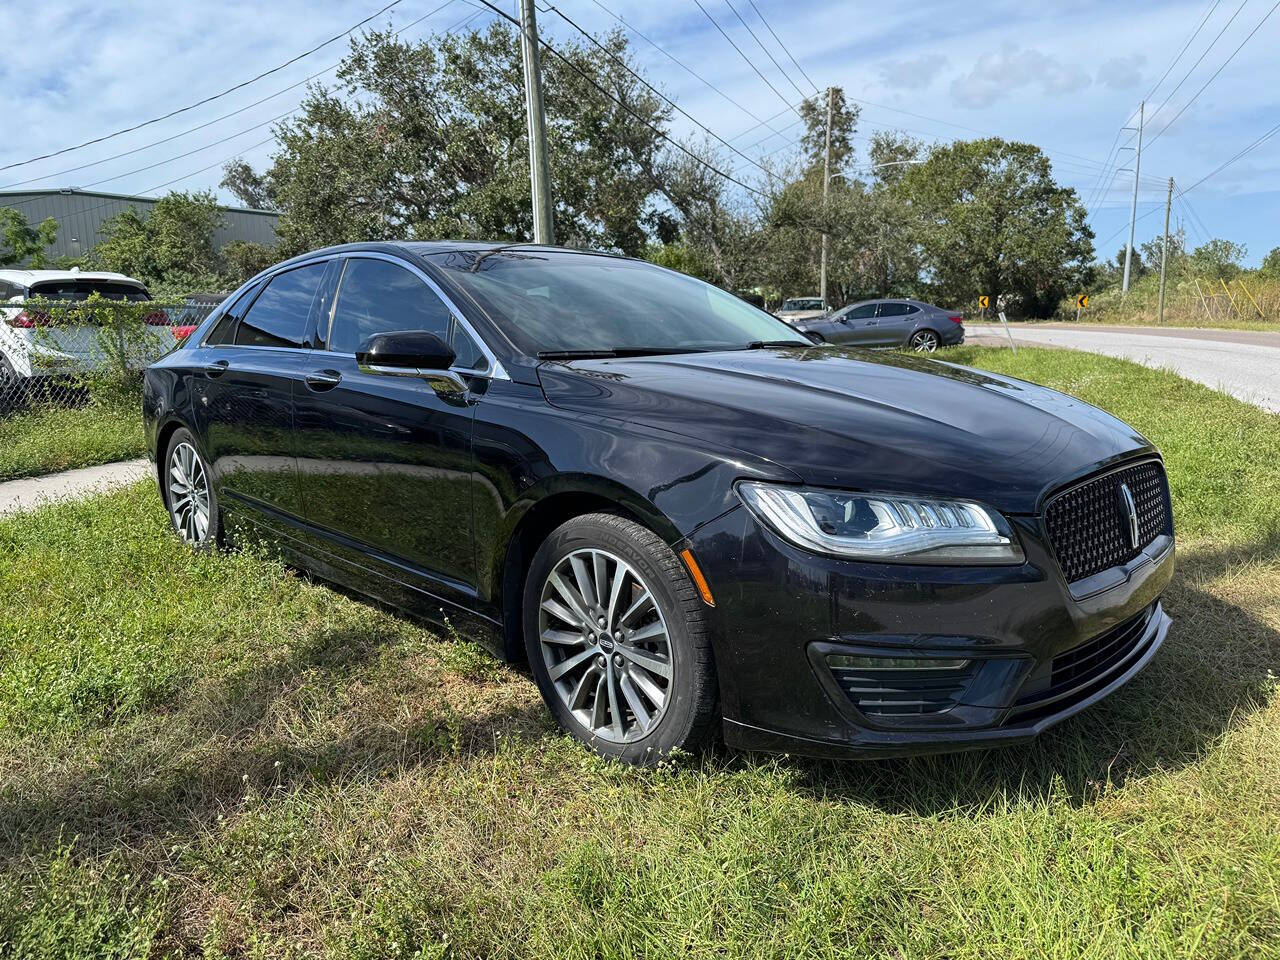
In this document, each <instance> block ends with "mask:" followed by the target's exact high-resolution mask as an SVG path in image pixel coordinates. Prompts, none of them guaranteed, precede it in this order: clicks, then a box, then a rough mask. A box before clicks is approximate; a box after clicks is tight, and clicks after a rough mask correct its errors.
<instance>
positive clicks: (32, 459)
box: [0, 400, 146, 481]
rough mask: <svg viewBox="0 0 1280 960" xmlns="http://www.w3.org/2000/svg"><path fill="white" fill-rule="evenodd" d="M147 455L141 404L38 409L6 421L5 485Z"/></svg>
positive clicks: (0, 455)
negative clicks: (21, 478)
mask: <svg viewBox="0 0 1280 960" xmlns="http://www.w3.org/2000/svg"><path fill="white" fill-rule="evenodd" d="M144 453H146V443H145V441H144V438H143V435H142V414H141V412H140V410H139V406H138V402H137V401H136V400H134V401H133V402H109V403H108V402H96V403H90V404H87V405H86V406H82V407H54V406H50V407H37V408H35V409H33V410H29V411H24V412H21V413H16V414H10V415H8V416H6V417H4V418H0V481H4V480H14V479H16V478H18V477H35V476H40V475H41V474H46V473H57V472H58V471H60V470H71V469H73V468H75V467H92V466H95V465H97V464H99V463H110V462H112V461H113V460H127V459H129V458H131V457H140V456H142V455H143V454H144Z"/></svg>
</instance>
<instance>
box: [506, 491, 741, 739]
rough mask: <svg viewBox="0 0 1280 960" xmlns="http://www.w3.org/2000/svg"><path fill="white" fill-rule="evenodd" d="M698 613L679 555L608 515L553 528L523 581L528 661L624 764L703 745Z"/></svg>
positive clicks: (554, 698) (565, 707) (576, 719)
mask: <svg viewBox="0 0 1280 960" xmlns="http://www.w3.org/2000/svg"><path fill="white" fill-rule="evenodd" d="M703 611H704V607H703V602H702V600H701V598H700V597H699V594H698V592H697V590H696V589H695V587H694V585H693V583H692V581H691V580H690V578H689V575H688V573H687V572H686V571H685V569H684V567H683V566H682V565H681V563H680V560H679V558H677V557H676V555H675V554H674V553H673V552H672V551H671V548H670V547H668V546H667V545H666V544H665V543H663V542H662V540H661V539H660V538H658V537H657V536H655V535H654V534H653V533H652V532H651V531H649V530H647V529H646V528H644V527H642V526H640V525H639V524H637V523H634V522H633V521H631V520H627V519H625V518H623V517H617V516H612V515H610V514H588V515H586V516H581V517H575V518H574V519H572V520H569V521H567V522H566V523H564V524H563V525H561V526H560V527H558V528H557V529H556V530H554V531H553V532H552V533H551V535H550V536H549V537H547V539H546V540H545V541H544V542H543V544H542V546H541V547H539V548H538V551H537V553H536V554H535V555H534V558H533V562H532V564H531V565H530V568H529V575H528V578H527V580H526V584H525V591H524V636H525V646H526V649H527V652H528V655H529V664H530V666H531V668H532V670H533V676H534V679H535V680H536V681H537V684H538V688H539V690H540V691H541V693H542V696H543V699H544V700H546V702H547V706H548V707H549V708H550V709H551V712H552V714H554V716H555V718H556V720H557V721H559V723H560V725H561V726H562V727H564V729H565V730H567V731H568V732H569V733H571V734H572V735H573V736H574V737H576V738H577V739H578V740H581V741H582V742H583V743H585V744H587V745H588V746H590V747H592V748H593V749H594V750H596V751H598V752H599V753H602V754H604V755H605V756H609V757H614V758H616V759H619V760H623V761H625V762H627V763H635V764H653V763H656V762H657V761H658V760H660V759H661V758H662V757H665V756H667V755H668V754H670V753H671V752H672V751H674V750H677V749H679V750H685V751H689V752H695V751H697V750H699V749H701V748H702V747H703V746H705V745H706V743H707V742H708V741H709V740H710V738H711V736H712V734H713V733H714V722H715V719H716V716H717V713H718V695H717V685H716V677H715V665H714V662H713V660H712V655H711V644H710V641H709V640H708V638H707V629H706V623H705V620H704V612H703Z"/></svg>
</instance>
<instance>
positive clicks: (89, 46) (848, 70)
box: [0, 0, 1280, 264]
mask: <svg viewBox="0 0 1280 960" xmlns="http://www.w3.org/2000/svg"><path fill="white" fill-rule="evenodd" d="M388 2H390V0H364V2H361V0H343V2H329V0H271V2H269V3H261V2H258V3H252V4H251V3H239V2H212V0H177V2H174V0H168V2H159V0H136V2H132V3H118V2H117V3H111V2H108V3H105V4H104V3H94V4H79V3H68V2H62V0H8V3H7V4H6V7H7V16H6V22H7V24H8V26H9V29H8V30H7V31H6V34H7V38H8V42H6V44H5V55H4V56H3V57H0V118H3V121H0V123H2V126H3V134H2V135H0V167H5V166H7V165H9V164H17V163H19V162H20V161H25V160H29V159H31V158H35V157H38V156H41V155H44V154H48V153H53V152H54V151H60V150H63V149H64V148H66V147H70V146H75V145H77V144H80V143H82V142H84V141H88V140H93V139H96V138H99V137H103V136H105V135H107V134H111V133H114V132H115V131H118V130H121V129H123V128H126V127H132V126H134V125H136V124H140V123H143V122H144V121H149V120H152V119H154V118H157V117H161V116H164V115H166V114H169V113H170V112H172V111H176V110H179V109H180V108H184V107H188V106H189V105H192V104H195V103H198V102H199V101H202V100H204V99H206V98H209V97H213V96H215V95H217V94H221V93H222V92H223V91H225V90H227V89H228V88H231V87H234V86H236V85H238V84H241V83H243V82H244V81H247V80H249V79H250V78H252V77H254V76H256V75H257V74H259V73H262V72H263V71H266V70H270V69H272V68H274V67H278V66H280V65H282V64H285V63H286V62H287V61H290V60H291V59H293V58H295V57H298V55H299V54H302V53H304V52H305V51H307V50H310V49H311V48H312V47H315V46H317V45H318V44H321V43H323V42H324V41H325V40H328V39H329V38H331V37H333V36H335V35H338V34H342V33H344V32H345V31H347V30H349V29H350V28H351V27H352V26H353V25H355V24H356V23H358V22H359V21H361V20H363V19H364V18H366V17H369V16H370V15H371V14H374V13H375V12H377V11H378V10H379V9H380V8H381V7H382V6H384V5H385V4H386V3H388ZM497 2H498V5H499V6H502V7H503V8H504V9H507V10H511V11H514V9H515V6H516V4H515V3H514V2H513V0H497ZM539 2H540V4H541V5H542V6H543V7H547V2H546V0H539ZM553 2H554V3H555V4H556V6H558V7H559V9H560V10H561V11H563V12H564V13H565V14H566V15H568V16H569V17H571V18H572V19H573V20H574V21H576V22H577V23H578V24H579V25H581V26H583V27H585V28H587V29H588V30H591V31H593V32H597V33H603V32H604V31H607V30H610V29H613V28H621V29H623V30H624V31H625V32H626V33H627V34H628V36H629V37H630V39H631V42H632V48H633V51H634V54H635V57H636V60H637V61H638V62H639V63H640V64H641V65H642V66H643V67H644V69H645V73H646V76H647V77H648V78H649V79H650V81H651V82H653V83H655V84H657V85H658V86H659V87H660V88H661V89H662V90H663V92H664V93H665V94H666V95H667V96H669V97H671V98H672V99H673V100H675V101H676V102H678V103H679V104H680V106H681V108H682V109H683V110H685V111H686V112H687V113H688V114H690V115H691V116H693V117H695V118H697V119H698V120H699V121H700V122H701V123H702V124H704V125H705V126H707V127H709V128H711V129H712V130H714V131H715V132H716V133H717V134H719V135H720V136H722V137H724V138H725V139H726V140H730V141H731V142H732V143H733V144H734V145H735V146H736V147H738V148H739V149H741V150H742V151H743V152H744V153H747V154H748V155H750V156H753V157H765V156H767V157H768V158H769V160H771V161H775V162H777V161H782V160H784V159H785V158H786V157H787V156H788V155H789V153H793V152H794V151H795V150H796V149H797V148H796V147H795V146H794V145H793V144H792V141H794V140H795V139H796V138H797V137H798V136H799V133H800V129H801V127H800V125H799V122H798V119H797V117H796V114H795V113H794V112H792V111H791V110H789V108H788V104H794V103H796V102H797V101H799V100H800V99H801V96H802V94H803V95H804V96H809V95H812V94H813V93H814V90H815V89H816V88H821V89H825V88H826V87H827V86H828V85H837V86H840V87H841V88H843V90H844V91H845V93H846V96H847V97H849V98H851V99H856V100H858V101H859V102H860V104H861V108H862V115H861V120H860V123H859V130H858V139H857V140H855V150H857V151H859V152H858V154H857V155H856V156H855V162H857V161H858V160H863V161H865V157H866V152H865V148H866V138H867V137H869V136H870V135H871V134H872V133H874V132H876V131H877V130H880V129H885V128H889V129H898V130H903V131H906V132H908V133H910V134H911V135H913V136H915V137H918V138H920V139H923V140H926V141H928V142H933V141H940V142H945V141H949V140H952V139H956V138H965V139H967V138H970V137H976V136H981V135H998V136H1002V137H1004V138H1006V139H1010V140H1020V141H1026V142H1030V143H1034V144H1037V145H1038V146H1040V147H1041V148H1042V149H1043V150H1045V151H1046V153H1048V155H1049V156H1050V158H1051V159H1052V160H1053V164H1054V172H1055V176H1056V177H1057V179H1058V180H1059V182H1060V183H1063V184H1065V185H1068V186H1072V187H1074V188H1076V190H1077V191H1078V192H1079V194H1080V196H1081V199H1082V200H1083V201H1085V202H1086V203H1087V204H1088V209H1089V217H1090V223H1091V224H1092V226H1093V228H1094V230H1095V232H1096V234H1097V240H1096V243H1097V246H1098V252H1099V256H1100V258H1107V257H1110V256H1111V255H1113V254H1114V253H1115V251H1116V250H1118V249H1119V248H1120V247H1121V246H1123V244H1124V239H1125V235H1126V233H1127V223H1128V215H1129V204H1130V200H1131V195H1132V189H1133V174H1132V172H1131V170H1132V165H1133V156H1134V151H1133V150H1126V151H1120V152H1118V153H1117V152H1116V151H1114V150H1113V147H1116V146H1120V145H1124V144H1125V143H1126V142H1128V141H1129V140H1130V139H1131V136H1132V135H1131V134H1130V133H1127V132H1122V131H1121V128H1122V127H1125V126H1133V125H1136V121H1137V117H1136V113H1137V110H1138V105H1139V102H1140V101H1142V100H1143V99H1144V98H1145V97H1149V102H1148V103H1147V105H1146V110H1145V114H1146V117H1147V118H1148V120H1149V122H1148V123H1147V125H1146V128H1145V134H1144V144H1145V145H1144V149H1143V155H1142V165H1141V174H1142V176H1141V179H1140V181H1139V193H1138V215H1139V217H1140V218H1141V219H1140V220H1139V222H1138V224H1137V229H1136V237H1137V241H1138V242H1139V243H1140V242H1142V241H1143V240H1145V239H1149V238H1151V237H1152V236H1155V235H1156V234H1158V233H1159V232H1160V230H1161V229H1162V226H1163V213H1164V201H1165V195H1166V190H1167V184H1168V178H1169V177H1173V178H1174V180H1175V182H1176V185H1177V186H1176V189H1175V193H1176V192H1177V191H1179V190H1182V189H1185V188H1188V187H1191V186H1192V185H1194V184H1196V183H1197V181H1199V180H1201V178H1202V177H1204V176H1205V175H1207V174H1210V173H1211V172H1213V171H1214V170H1215V169H1216V168H1217V167H1218V166H1219V165H1220V164H1221V163H1223V162H1224V161H1227V160H1229V159H1230V158H1231V157H1233V156H1234V155H1235V154H1236V153H1237V152H1239V151H1240V150H1242V149H1243V148H1245V147H1246V146H1248V145H1249V144H1251V143H1253V141H1254V140H1256V139H1257V138H1258V137H1260V136H1262V135H1263V134H1265V133H1267V131H1269V130H1270V129H1271V128H1272V127H1273V126H1275V125H1276V124H1277V123H1278V122H1280V116H1278V114H1280V64H1278V63H1277V61H1276V58H1275V56H1274V51H1275V49H1276V47H1277V41H1278V40H1280V11H1277V12H1276V13H1275V15H1274V16H1268V15H1269V12H1270V11H1274V10H1276V7H1277V6H1280V0H1278V2H1276V3H1275V5H1273V3H1272V0H1217V2H1214V0H1192V2H1154V3H1151V2H1146V3H1143V2H1139V3H1129V4H1117V3H1114V2H1106V3H1102V2H1093V0H1073V2H1066V0H1041V2H1037V3H1026V2H1025V0H1019V2H930V0H921V2H916V3H910V4H908V3H901V2H899V3H893V2H884V0H880V2H865V0H839V2H838V0H659V2H647V3H643V4H642V3H636V2H630V3H628V2H625V0H553ZM699 2H700V3H701V7H702V8H705V12H704V10H703V9H700V7H699ZM610 11H612V12H613V13H615V14H618V15H619V16H621V17H622V18H623V19H625V20H626V22H627V26H623V25H622V24H621V23H620V22H619V21H618V20H617V19H615V18H614V17H613V16H612V15H611V13H610ZM735 11H736V13H737V14H740V15H741V17H742V20H739V18H738V16H737V15H736V14H735ZM494 16H495V15H494V14H492V13H491V12H488V11H483V10H482V9H481V8H478V7H477V6H475V5H472V3H471V0H448V2H446V0H400V2H399V3H397V4H396V5H395V6H394V7H393V8H392V9H390V10H388V11H386V12H385V13H382V14H380V15H379V16H377V17H375V18H374V19H373V20H371V21H370V26H383V25H386V24H387V23H390V24H391V25H392V26H394V27H395V28H396V29H401V28H407V29H405V31H404V34H403V35H404V36H406V37H414V38H418V37H426V36H429V35H430V34H431V33H432V32H442V31H445V30H448V29H468V28H471V27H477V26H483V25H484V24H486V23H487V22H488V21H490V20H491V19H493V18H494ZM538 16H539V28H540V30H541V32H542V35H543V36H544V37H545V38H546V39H547V40H549V41H550V42H552V43H559V42H564V41H566V40H568V39H570V38H571V37H572V36H574V30H573V28H572V27H570V26H569V25H568V24H567V23H565V22H564V21H563V20H562V19H560V17H558V16H557V15H556V13H555V12H554V11H553V10H552V9H551V8H550V7H547V9H545V10H543V12H541V13H540V14H539V15H538ZM424 17H425V19H420V18H424ZM743 20H745V21H746V24H747V25H749V26H750V27H751V29H752V30H753V31H754V33H755V35H756V36H755V37H753V36H752V33H751V32H749V31H748V29H747V27H746V26H744V25H743V22H742V21H743ZM414 21H419V22H417V23H414ZM713 21H714V22H713ZM411 24H412V25H411ZM717 25H718V27H717ZM721 28H722V29H723V31H724V33H726V34H728V39H727V38H726V37H725V36H724V35H722V33H721V32H720V29H721ZM1197 28H1199V30H1198V33H1197V32H1196V31H1197ZM1255 29H1256V33H1254V34H1253V36H1252V37H1249V34H1250V32H1251V31H1254V30H1255ZM1193 33H1194V34H1195V36H1194V39H1192V40H1191V42H1190V44H1188V39H1189V38H1192V36H1193ZM641 34H643V37H646V38H648V40H645V39H642V37H641V36H640V35H641ZM774 34H776V38H775V36H774ZM756 37H758V38H759V40H760V41H762V42H763V47H762V45H761V43H758V42H757V40H756ZM730 40H732V43H731V42H730ZM648 41H653V42H654V43H655V44H657V46H658V47H661V48H662V49H661V50H659V49H657V48H656V47H655V46H653V45H651V44H650V43H649V42H648ZM779 41H780V42H781V44H783V45H785V50H784V49H783V48H782V46H780V45H779ZM734 44H736V47H737V49H735V46H734ZM1242 44H1243V46H1242ZM1237 49H1238V52H1235V51H1237ZM345 50H346V40H345V38H344V39H340V40H337V41H335V42H333V43H329V44H328V45H327V46H324V47H322V48H321V49H319V50H318V51H316V52H315V53H312V54H310V55H308V56H305V57H301V58H300V59H298V60H297V61H296V62H293V63H291V64H289V65H288V66H284V67H283V68H282V69H280V70H277V71H275V72H273V73H271V74H270V75H269V76H267V77H264V78H263V79H260V80H256V81H254V82H252V83H248V84H246V85H244V86H243V87H241V88H239V89H237V90H234V91H233V92H231V93H229V94H227V95H225V96H219V97H217V99H214V100H212V101H211V102H209V103H205V104H202V105H200V106H196V107H194V108H192V109H189V110H183V111H182V112H180V113H177V114H176V115H174V116H172V117H169V118H168V119H163V120H159V121H157V122H153V123H147V124H145V125H144V126H141V127H139V129H137V130H133V131H132V132H129V133H125V134H122V135H120V136H114V137H111V138H110V139H106V140H103V141H102V142H100V143H94V144H92V145H89V146H86V147H83V148H81V149H76V150H71V151H68V152H65V153H61V154H60V155H58V156H54V157H50V158H48V159H42V160H38V161H37V162H34V163H26V164H23V165H20V166H14V167H11V168H10V169H3V170H0V190H4V189H37V188H46V189H48V188H61V187H80V188H83V189H94V190H105V191H110V192H117V193H143V194H152V195H155V194H159V193H164V192H166V191H168V190H170V189H178V190H196V189H206V188H207V189H213V190H215V191H217V192H218V193H219V196H220V197H221V198H222V199H223V200H224V201H225V202H228V203H234V198H232V197H231V196H230V195H229V194H228V193H227V192H226V191H225V190H220V189H219V187H218V181H219V180H220V179H221V167H222V164H223V163H224V162H225V161H226V160H228V159H230V158H232V157H234V156H242V157H244V158H245V159H246V160H248V161H249V162H251V163H252V164H254V165H255V166H256V167H258V168H259V169H261V168H263V167H265V166H266V165H268V164H269V162H270V157H271V154H272V152H273V147H272V144H271V143H270V138H271V122H272V121H273V120H274V119H276V118H278V117H280V116H281V115H283V114H286V113H287V112H288V111H290V110H292V109H294V108H295V107H296V106H297V104H298V101H299V100H300V99H301V97H302V95H303V93H304V89H305V86H304V83H305V81H306V80H307V78H308V77H314V79H315V80H316V81H317V82H324V81H326V80H331V78H332V76H333V74H332V72H331V71H330V72H323V71H327V70H328V69H329V68H331V67H332V66H333V65H335V64H336V63H337V61H338V60H339V59H340V58H341V56H342V54H343V53H344V52H345ZM766 50H767V51H768V53H766ZM662 51H666V52H665V53H664V52H662ZM1180 53H1181V56H1180V57H1179V56H1178V55H1179V54H1180ZM1233 53H1234V56H1233ZM668 54H669V55H670V56H668ZM768 54H772V59H771V58H770V56H769V55H768ZM791 57H794V60H795V62H793V61H792V59H791ZM1175 58H1177V59H1176V62H1175ZM1228 58H1231V59H1230V60H1229V61H1228ZM775 60H776V63H775V62H774V61H775ZM797 64H798V67H797ZM1219 68H1221V72H1219V73H1217V75H1216V76H1214V74H1215V72H1216V71H1219ZM757 71H759V73H757ZM695 73H696V76H695ZM316 74H320V75H319V76H318V77H316V76H315V75H316ZM761 75H763V77H762V76H761ZM1206 82H1207V86H1206V85H1205V84H1206ZM713 88H718V91H719V92H718V91H717V89H713ZM1202 88H1203V91H1202ZM1201 91H1202V92H1201ZM725 95H727V97H726V96H725ZM260 100H261V101H263V102H261V103H258V102H257V101H260ZM1184 107H1185V109H1184ZM233 112H234V115H231V116H227V114H232V113H233ZM760 120H765V121H768V123H767V124H766V125H761V124H760V123H759V121H760ZM195 127H202V128H201V129H194V130H193V129H192V128H195ZM672 130H673V133H675V134H679V135H692V134H694V133H699V132H698V131H697V130H696V128H695V127H694V125H693V124H692V123H690V122H689V121H687V120H685V119H684V118H683V117H680V116H679V115H676V116H675V117H674V118H673V121H672ZM775 131H776V132H775ZM699 136H700V133H699ZM169 138H172V139H169ZM160 140H168V142H164V143H157V141H160ZM264 141H266V142H264ZM119 154H126V155H124V156H117V155H119ZM729 159H730V158H728V157H727V158H726V163H729ZM732 159H734V160H736V163H733V164H731V166H732V167H733V169H734V170H735V171H738V172H739V175H740V176H741V177H742V178H743V179H748V180H758V171H757V170H756V169H755V168H754V167H752V166H751V165H750V164H748V163H747V162H746V161H743V160H740V159H737V158H732ZM1112 161H1114V162H1112ZM552 162H554V158H552ZM76 168H81V169H76ZM1118 168H1125V170H1119V169H1118ZM1278 173H1280V136H1277V137H1275V138H1274V139H1273V140H1268V141H1266V142H1265V143H1263V144H1261V145H1260V146H1259V147H1258V148H1257V149H1255V150H1253V151H1252V152H1250V153H1249V154H1248V155H1246V156H1245V157H1243V158H1242V159H1240V160H1239V161H1238V162H1236V163H1234V164H1233V165H1231V166H1229V167H1227V168H1226V169H1224V170H1223V171H1221V172H1220V173H1217V174H1216V175H1214V176H1211V177H1210V178H1209V179H1208V180H1205V181H1204V182H1203V183H1201V184H1199V185H1198V186H1195V187H1194V189H1191V190H1190V191H1189V192H1188V193H1187V194H1186V195H1185V196H1183V197H1180V198H1179V199H1178V200H1177V201H1176V202H1175V203H1174V206H1173V218H1172V221H1173V228H1174V229H1177V227H1178V225H1179V224H1180V223H1181V224H1182V225H1183V226H1184V227H1185V229H1186V231H1187V234H1188V239H1189V241H1190V243H1191V244H1193V245H1195V244H1199V243H1202V242H1204V240H1206V239H1208V238H1209V237H1211V236H1216V237H1225V238H1228V239H1231V240H1234V241H1236V242H1238V243H1243V244H1245V245H1246V246H1247V248H1248V257H1247V260H1248V262H1250V263H1252V264H1256V263H1257V262H1258V261H1260V260H1261V258H1262V257H1263V256H1264V255H1265V254H1266V253H1267V251H1269V250H1270V249H1272V248H1273V247H1276V246H1280V227H1278V226H1277V225H1278V224H1280V177H1278V176H1277V174H1278Z"/></svg>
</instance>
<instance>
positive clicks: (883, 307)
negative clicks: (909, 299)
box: [880, 303, 911, 317]
mask: <svg viewBox="0 0 1280 960" xmlns="http://www.w3.org/2000/svg"><path fill="white" fill-rule="evenodd" d="M910 312H911V311H910V309H908V307H907V305H906V304H905V303H882V304H880V316H882V317H902V316H906V315H907V314H908V313H910Z"/></svg>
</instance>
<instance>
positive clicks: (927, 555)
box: [738, 482, 1023, 564]
mask: <svg viewBox="0 0 1280 960" xmlns="http://www.w3.org/2000/svg"><path fill="white" fill-rule="evenodd" d="M738 495H739V496H740V497H741V498H742V500H743V502H745V503H746V505H747V506H748V507H750V508H751V510H752V511H753V512H754V513H755V514H756V516H758V517H759V518H760V519H761V520H763V521H764V522H765V523H767V524H768V525H769V526H770V527H771V528H773V530H774V531H775V532H776V533H778V534H779V535H780V536H782V537H783V538H784V539H786V540H788V541H790V542H791V543H794V544H795V545H796V546H798V547H804V548H805V549H806V550H816V551H818V552H819V553H829V554H834V555H835V556H840V557H851V558H855V559H858V560H879V561H887V562H897V563H952V564H963V563H1022V562H1023V554H1022V547H1021V545H1020V544H1019V543H1018V538H1017V537H1015V536H1014V534H1013V530H1012V529H1011V528H1010V526H1009V524H1008V522H1007V521H1006V520H1005V519H1004V517H1002V516H1001V515H1000V514H999V513H997V512H996V511H994V510H991V509H989V508H987V507H984V506H981V505H980V504H977V503H973V502H972V501H969V500H929V499H924V498H922V497H899V496H890V495H883V494H875V493H841V492H839V491H835V490H820V489H815V488H811V487H809V488H806V487H785V486H774V485H772V484H767V483H749V482H743V483H740V484H738Z"/></svg>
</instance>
